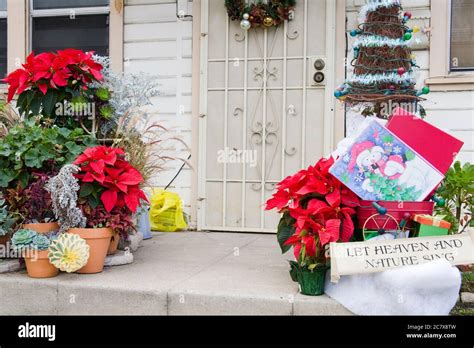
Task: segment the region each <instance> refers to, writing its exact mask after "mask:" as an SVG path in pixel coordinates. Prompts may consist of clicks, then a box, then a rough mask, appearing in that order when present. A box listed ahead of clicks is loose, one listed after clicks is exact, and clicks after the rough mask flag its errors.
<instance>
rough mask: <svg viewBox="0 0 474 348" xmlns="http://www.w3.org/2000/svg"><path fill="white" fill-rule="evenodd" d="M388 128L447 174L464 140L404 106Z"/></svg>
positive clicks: (397, 109)
mask: <svg viewBox="0 0 474 348" xmlns="http://www.w3.org/2000/svg"><path fill="white" fill-rule="evenodd" d="M386 127H387V129H389V130H390V131H391V132H392V133H394V134H395V135H396V136H397V137H399V138H400V139H401V140H402V141H403V142H405V143H406V144H407V145H408V146H410V147H411V148H412V149H413V150H415V151H416V152H418V154H419V155H420V156H422V157H423V158H424V159H426V160H427V161H428V162H429V163H430V164H431V165H433V167H435V168H436V169H438V170H439V171H440V172H441V173H442V174H446V172H447V171H448V169H449V167H451V165H452V164H453V162H454V159H455V157H456V155H457V154H458V153H459V150H461V147H462V146H463V144H464V143H463V142H462V141H460V140H459V139H456V138H455V137H453V136H452V135H449V134H448V133H446V132H444V131H442V130H441V129H439V128H437V127H435V126H433V125H431V124H429V123H428V122H426V121H424V120H422V119H421V118H419V117H416V116H415V115H413V114H411V113H409V112H408V111H406V110H404V109H402V108H399V107H398V108H396V109H395V111H394V112H393V114H392V117H391V118H390V120H389V121H388V123H387V126H386Z"/></svg>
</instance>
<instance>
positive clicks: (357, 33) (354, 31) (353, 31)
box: [350, 29, 361, 37]
mask: <svg viewBox="0 0 474 348" xmlns="http://www.w3.org/2000/svg"><path fill="white" fill-rule="evenodd" d="M360 33H361V31H360V30H356V29H354V30H351V32H350V34H351V36H352V37H355V36H357V35H359V34H360Z"/></svg>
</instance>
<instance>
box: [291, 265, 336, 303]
mask: <svg viewBox="0 0 474 348" xmlns="http://www.w3.org/2000/svg"><path fill="white" fill-rule="evenodd" d="M290 267H291V269H290V276H291V279H292V280H293V281H295V282H298V284H299V285H300V292H301V293H302V294H303V295H308V296H320V295H323V294H324V284H325V283H326V272H327V270H328V269H329V267H327V266H326V265H318V266H317V267H316V268H315V269H313V270H312V271H310V270H309V269H307V268H306V267H301V266H299V265H298V264H297V263H296V262H294V261H292V262H290Z"/></svg>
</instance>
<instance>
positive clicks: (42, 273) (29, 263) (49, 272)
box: [23, 249, 59, 278]
mask: <svg viewBox="0 0 474 348" xmlns="http://www.w3.org/2000/svg"><path fill="white" fill-rule="evenodd" d="M23 257H24V258H25V263H26V271H27V272H28V276H30V277H31V278H51V277H56V276H57V275H58V273H59V269H57V268H56V267H54V265H53V264H52V263H51V262H49V258H48V250H32V249H28V250H25V251H24V252H23Z"/></svg>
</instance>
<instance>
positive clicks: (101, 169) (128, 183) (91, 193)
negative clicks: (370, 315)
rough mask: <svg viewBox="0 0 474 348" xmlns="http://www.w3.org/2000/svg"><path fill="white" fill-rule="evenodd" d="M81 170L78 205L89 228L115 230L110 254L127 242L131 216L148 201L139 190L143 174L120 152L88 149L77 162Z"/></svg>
mask: <svg viewBox="0 0 474 348" xmlns="http://www.w3.org/2000/svg"><path fill="white" fill-rule="evenodd" d="M74 164H75V165H77V166H79V167H80V169H81V170H80V172H79V174H78V175H77V177H78V178H79V179H80V182H81V190H80V194H79V195H80V200H79V204H80V206H81V207H82V210H83V212H84V213H85V215H86V217H87V220H88V222H89V224H94V225H97V224H106V223H107V224H108V226H109V227H111V228H112V229H113V230H114V236H113V237H112V245H111V248H110V249H109V253H111V252H114V251H115V250H116V249H117V245H118V240H119V238H120V237H122V238H124V239H127V236H128V232H129V231H130V228H133V221H132V214H134V213H136V212H137V208H138V207H139V206H140V205H141V203H140V201H142V200H143V201H147V197H146V195H145V193H144V192H143V191H142V190H141V189H140V184H142V183H143V177H142V175H141V173H140V172H139V171H138V170H137V169H135V168H134V167H133V166H132V165H130V163H128V161H126V160H125V152H124V150H123V149H121V148H112V147H107V146H97V147H94V148H88V149H86V150H85V151H84V153H83V154H82V155H80V156H79V157H78V158H77V160H76V161H75V162H74Z"/></svg>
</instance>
